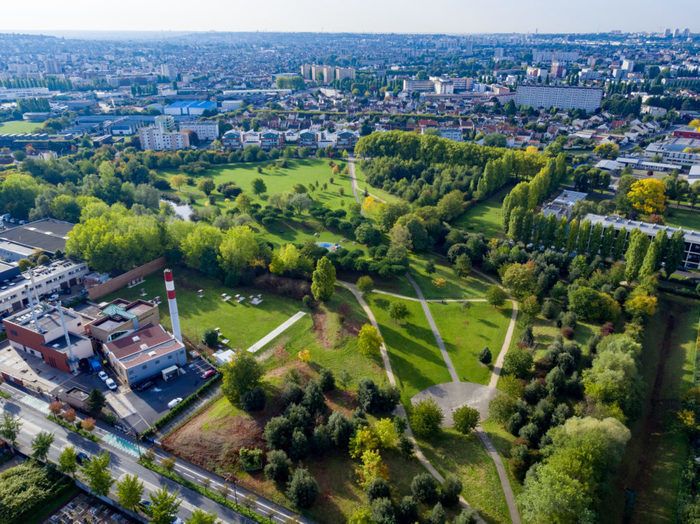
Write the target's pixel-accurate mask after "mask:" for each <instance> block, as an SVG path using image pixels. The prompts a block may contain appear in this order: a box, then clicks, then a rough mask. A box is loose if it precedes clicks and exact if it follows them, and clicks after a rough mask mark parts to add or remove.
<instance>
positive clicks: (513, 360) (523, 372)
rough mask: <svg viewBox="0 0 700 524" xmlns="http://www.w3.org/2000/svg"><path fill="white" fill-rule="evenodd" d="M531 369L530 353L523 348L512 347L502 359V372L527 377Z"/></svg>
mask: <svg viewBox="0 0 700 524" xmlns="http://www.w3.org/2000/svg"><path fill="white" fill-rule="evenodd" d="M530 369H532V355H531V354H530V352H529V351H527V350H525V349H512V350H510V351H509V352H508V353H507V354H506V356H505V358H504V359H503V372H504V373H506V374H507V375H515V376H516V377H518V378H527V377H528V376H530Z"/></svg>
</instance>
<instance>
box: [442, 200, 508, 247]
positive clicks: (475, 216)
mask: <svg viewBox="0 0 700 524" xmlns="http://www.w3.org/2000/svg"><path fill="white" fill-rule="evenodd" d="M508 191H510V187H509V188H507V189H505V190H503V191H501V192H499V193H496V194H495V195H492V196H490V197H489V198H487V199H486V200H484V201H483V202H479V203H477V204H476V205H474V206H472V207H471V208H469V209H467V211H466V212H465V213H464V214H463V215H462V216H461V217H459V218H458V219H457V221H456V222H455V224H454V225H455V226H456V227H461V228H462V229H465V230H467V231H468V232H470V233H483V234H484V236H486V238H492V237H502V236H503V224H502V215H501V207H502V205H503V199H504V198H505V196H506V195H507V194H508Z"/></svg>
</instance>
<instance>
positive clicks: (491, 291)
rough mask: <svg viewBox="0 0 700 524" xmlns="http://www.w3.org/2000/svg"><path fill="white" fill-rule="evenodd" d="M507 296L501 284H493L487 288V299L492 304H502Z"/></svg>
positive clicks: (497, 305)
mask: <svg viewBox="0 0 700 524" xmlns="http://www.w3.org/2000/svg"><path fill="white" fill-rule="evenodd" d="M507 298H508V294H507V293H506V292H505V291H504V290H503V289H502V288H501V287H500V286H497V285H492V286H489V288H488V289H487V290H486V300H488V302H489V304H491V305H492V306H496V307H499V306H502V305H503V304H504V302H505V301H506V299H507Z"/></svg>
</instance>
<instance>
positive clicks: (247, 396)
mask: <svg viewBox="0 0 700 524" xmlns="http://www.w3.org/2000/svg"><path fill="white" fill-rule="evenodd" d="M241 404H242V407H243V409H245V410H246V411H260V410H262V409H263V408H264V407H265V390H264V389H263V388H262V387H260V386H257V387H254V388H253V389H251V390H250V391H246V392H245V393H244V394H243V396H242V397H241Z"/></svg>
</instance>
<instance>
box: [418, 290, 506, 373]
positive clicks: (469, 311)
mask: <svg viewBox="0 0 700 524" xmlns="http://www.w3.org/2000/svg"><path fill="white" fill-rule="evenodd" d="M509 305H510V304H508V306H506V307H503V308H495V307H493V306H492V305H490V304H487V303H485V302H467V303H464V304H460V303H454V302H452V303H447V304H441V303H435V302H433V303H431V304H430V311H431V313H432V314H433V318H434V319H435V322H436V323H437V326H438V329H439V330H440V335H442V338H443V340H444V341H445V346H446V347H447V351H448V353H449V354H450V357H451V358H452V363H453V364H454V366H455V369H456V370H457V374H458V375H459V378H460V380H464V381H467V382H477V383H479V384H487V383H488V381H489V378H490V376H491V370H490V368H489V367H488V366H485V365H483V364H482V363H481V362H479V353H480V352H481V350H482V349H484V347H488V348H490V349H491V354H492V355H493V360H494V361H495V360H496V357H497V356H498V353H499V351H500V350H501V346H502V345H503V340H504V338H505V335H506V330H507V328H508V323H509V321H510V316H511V308H510V307H509Z"/></svg>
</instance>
